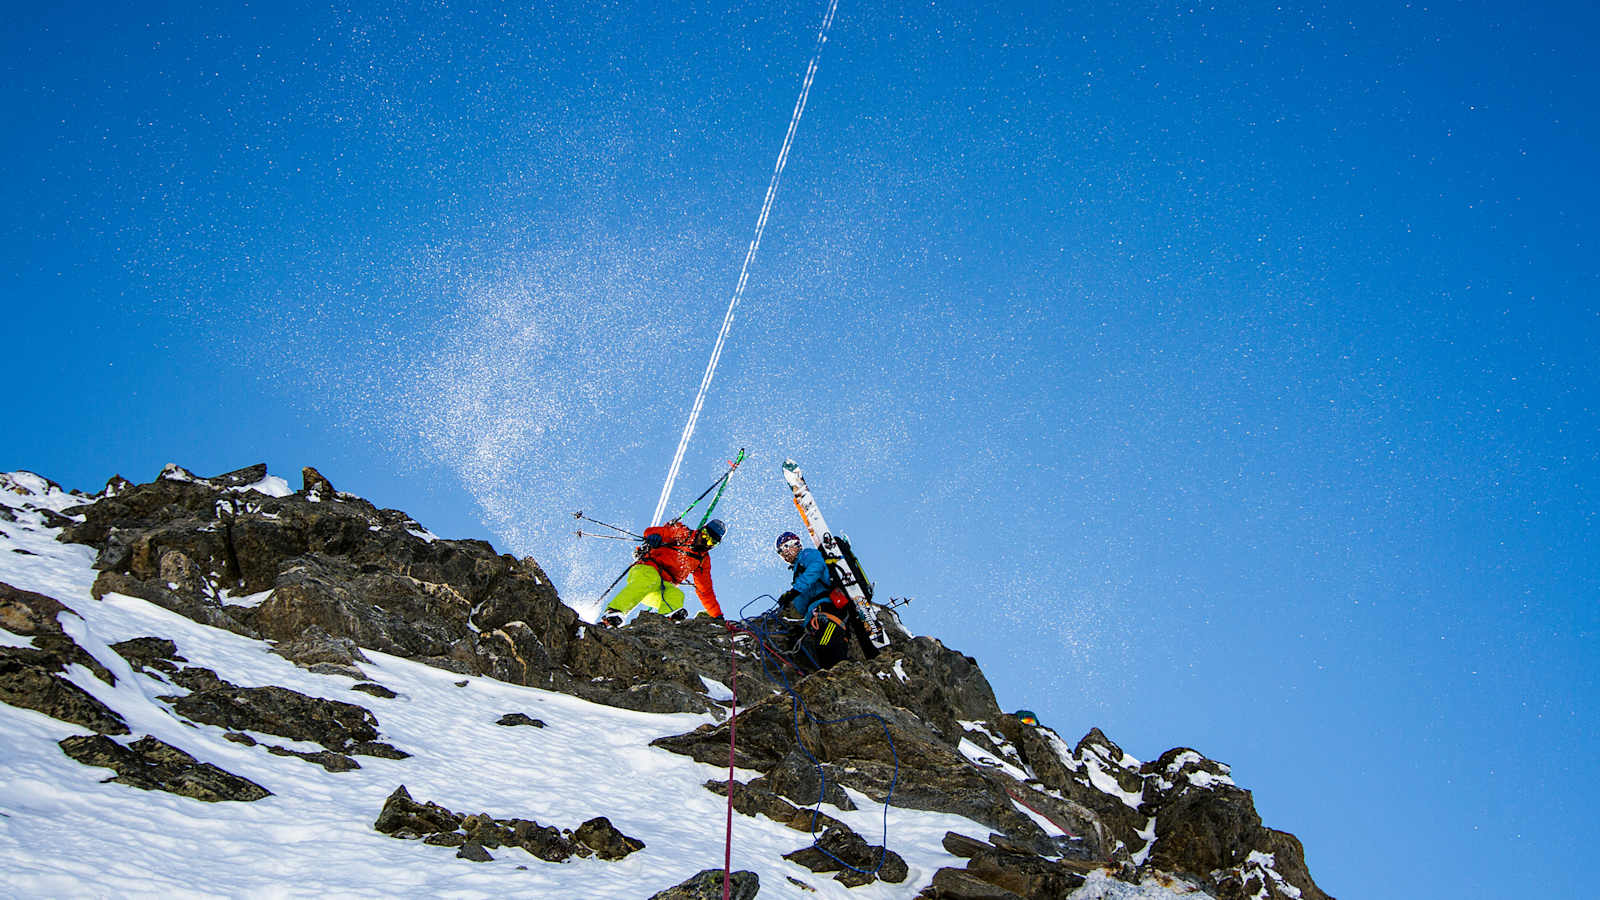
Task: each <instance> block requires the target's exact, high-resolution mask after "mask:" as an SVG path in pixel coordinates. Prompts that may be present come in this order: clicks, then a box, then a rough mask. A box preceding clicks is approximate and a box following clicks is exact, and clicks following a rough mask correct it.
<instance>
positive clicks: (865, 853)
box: [783, 825, 909, 887]
mask: <svg viewBox="0 0 1600 900" xmlns="http://www.w3.org/2000/svg"><path fill="white" fill-rule="evenodd" d="M783 858H784V859H787V860H789V861H790V862H793V863H797V864H799V865H802V866H805V867H806V868H808V869H810V870H811V871H813V872H838V873H839V874H838V875H836V876H834V878H835V880H837V881H840V882H843V883H844V884H846V885H848V886H850V887H857V886H860V885H863V884H868V883H870V882H871V881H872V880H873V879H874V878H879V879H882V880H883V881H887V882H889V883H890V884H899V883H900V882H902V881H905V880H906V875H907V874H908V873H909V869H908V868H907V866H906V861H905V860H904V859H902V858H901V856H900V854H898V853H896V852H894V851H893V850H885V849H884V848H883V847H879V846H876V845H873V844H868V843H867V842H866V840H864V839H863V838H862V837H861V836H860V835H858V834H856V833H855V832H854V831H851V830H850V829H849V828H847V827H845V826H844V825H835V826H834V827H832V828H829V829H828V830H827V831H826V832H824V833H823V835H822V837H820V838H818V839H817V841H816V843H815V844H812V845H810V846H807V847H802V848H800V849H799V850H796V851H794V852H793V853H785V854H784V855H783Z"/></svg>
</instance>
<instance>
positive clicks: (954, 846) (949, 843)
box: [942, 831, 993, 859]
mask: <svg viewBox="0 0 1600 900" xmlns="http://www.w3.org/2000/svg"><path fill="white" fill-rule="evenodd" d="M942 843H943V846H944V849H945V850H946V851H947V852H949V853H950V854H951V855H952V856H960V857H962V858H964V859H971V858H972V857H974V856H977V855H978V854H979V853H982V852H984V851H986V850H990V849H993V848H991V847H990V845H989V844H987V843H985V842H983V841H980V840H978V839H977V838H971V837H967V836H966V835H964V834H957V833H956V832H954V831H946V832H945V833H944V841H943V842H942Z"/></svg>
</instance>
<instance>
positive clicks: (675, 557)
mask: <svg viewBox="0 0 1600 900" xmlns="http://www.w3.org/2000/svg"><path fill="white" fill-rule="evenodd" d="M694 534H695V532H694V529H693V528H690V527H689V526H687V525H685V524H683V523H682V522H668V523H667V524H665V525H657V526H656V527H654V528H646V529H645V530H644V536H645V537H650V536H652V535H658V536H660V538H661V546H659V547H657V548H655V549H654V550H651V551H650V552H649V553H646V554H645V556H644V559H642V560H640V562H642V563H644V564H645V565H647V566H652V567H654V568H655V570H656V571H657V572H660V573H661V579H662V580H663V581H668V582H671V583H672V584H683V583H684V582H685V581H687V580H689V579H690V578H693V579H694V594H695V596H696V597H699V598H700V605H701V606H703V607H705V610H706V612H708V613H710V614H712V615H713V616H720V615H722V607H721V606H720V605H719V604H718V603H717V592H716V590H715V589H714V588H712V586H711V557H710V553H709V551H707V550H703V549H700V548H697V547H695V546H694Z"/></svg>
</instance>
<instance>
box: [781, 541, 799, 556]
mask: <svg viewBox="0 0 1600 900" xmlns="http://www.w3.org/2000/svg"><path fill="white" fill-rule="evenodd" d="M799 547H800V539H799V538H794V539H793V540H788V541H784V542H783V543H781V544H779V545H778V552H779V553H782V552H783V551H785V550H788V549H790V548H794V549H799Z"/></svg>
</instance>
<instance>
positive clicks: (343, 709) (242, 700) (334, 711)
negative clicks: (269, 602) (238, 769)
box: [163, 682, 378, 750]
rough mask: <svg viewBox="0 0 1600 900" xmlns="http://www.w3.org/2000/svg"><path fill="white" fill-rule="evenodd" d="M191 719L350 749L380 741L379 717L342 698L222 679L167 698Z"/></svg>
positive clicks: (331, 747)
mask: <svg viewBox="0 0 1600 900" xmlns="http://www.w3.org/2000/svg"><path fill="white" fill-rule="evenodd" d="M163 699H169V700H170V701H171V702H172V708H173V709H174V710H175V711H176V712H177V713H178V714H179V715H181V716H183V717H184V718H186V719H192V720H194V721H196V722H204V723H205V724H207V725H217V726H219V727H222V728H227V729H230V730H234V731H260V732H265V733H267V734H276V735H279V736H280V737H286V738H288V739H290V740H293V741H312V742H315V743H318V744H321V745H322V746H324V747H327V748H328V749H329V750H345V749H348V748H350V747H352V746H355V745H358V744H361V743H365V742H369V741H376V740H377V737H378V719H377V717H376V716H374V715H373V714H372V713H371V712H368V711H367V710H366V709H364V708H362V707H360V706H357V705H355V704H354V703H342V702H340V701H338V700H323V699H320V698H317V697H308V696H306V695H305V694H301V693H298V692H296V691H291V690H289V689H288V688H281V687H257V688H245V687H239V686H237V685H232V684H228V683H226V682H223V683H222V684H221V685H218V686H217V687H213V688H208V689H204V690H197V691H194V692H193V693H190V694H187V695H185V696H182V697H174V698H163Z"/></svg>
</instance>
